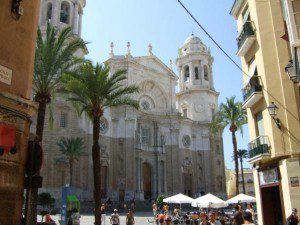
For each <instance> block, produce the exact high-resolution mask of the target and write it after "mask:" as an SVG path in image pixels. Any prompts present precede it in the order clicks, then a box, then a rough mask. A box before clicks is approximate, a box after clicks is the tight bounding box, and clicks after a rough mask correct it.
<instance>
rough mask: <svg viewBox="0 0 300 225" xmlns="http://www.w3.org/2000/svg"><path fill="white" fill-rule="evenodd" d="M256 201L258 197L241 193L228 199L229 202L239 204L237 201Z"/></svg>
mask: <svg viewBox="0 0 300 225" xmlns="http://www.w3.org/2000/svg"><path fill="white" fill-rule="evenodd" d="M253 202H256V199H255V198H254V197H252V196H249V195H245V194H239V195H237V196H235V197H233V198H231V199H229V200H227V201H226V203H227V204H237V203H253Z"/></svg>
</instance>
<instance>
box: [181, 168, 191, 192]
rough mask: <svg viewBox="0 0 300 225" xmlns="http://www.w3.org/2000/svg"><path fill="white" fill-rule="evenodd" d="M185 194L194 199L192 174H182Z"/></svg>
mask: <svg viewBox="0 0 300 225" xmlns="http://www.w3.org/2000/svg"><path fill="white" fill-rule="evenodd" d="M182 181H183V190H184V194H185V195H187V196H190V197H192V174H190V173H182Z"/></svg>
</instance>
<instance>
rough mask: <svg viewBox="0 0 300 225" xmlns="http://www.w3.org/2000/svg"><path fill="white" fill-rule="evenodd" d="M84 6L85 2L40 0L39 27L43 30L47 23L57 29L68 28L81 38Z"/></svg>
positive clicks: (75, 0)
mask: <svg viewBox="0 0 300 225" xmlns="http://www.w3.org/2000/svg"><path fill="white" fill-rule="evenodd" d="M85 4H86V1H85V0H63V1H61V0H41V7H40V18H39V26H40V27H41V29H42V30H44V29H45V28H46V25H47V21H49V22H50V23H51V24H52V25H53V26H55V27H57V28H58V29H62V28H64V27H67V26H70V27H72V30H73V33H74V34H77V35H78V36H79V37H81V29H82V15H83V9H84V7H85Z"/></svg>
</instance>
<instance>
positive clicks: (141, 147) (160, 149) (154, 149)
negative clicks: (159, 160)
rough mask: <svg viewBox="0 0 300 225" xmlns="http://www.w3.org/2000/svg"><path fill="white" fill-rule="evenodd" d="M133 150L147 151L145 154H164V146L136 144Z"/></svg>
mask: <svg viewBox="0 0 300 225" xmlns="http://www.w3.org/2000/svg"><path fill="white" fill-rule="evenodd" d="M135 148H136V149H139V150H143V151H147V152H157V153H160V154H164V153H165V147H164V146H148V145H143V144H136V145H135Z"/></svg>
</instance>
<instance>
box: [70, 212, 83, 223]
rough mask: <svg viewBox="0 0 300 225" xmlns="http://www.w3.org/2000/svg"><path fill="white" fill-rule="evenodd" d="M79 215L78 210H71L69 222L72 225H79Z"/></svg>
mask: <svg viewBox="0 0 300 225" xmlns="http://www.w3.org/2000/svg"><path fill="white" fill-rule="evenodd" d="M80 217H81V216H80V214H79V212H78V209H76V208H75V209H73V213H72V215H71V220H72V224H73V225H80Z"/></svg>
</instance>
